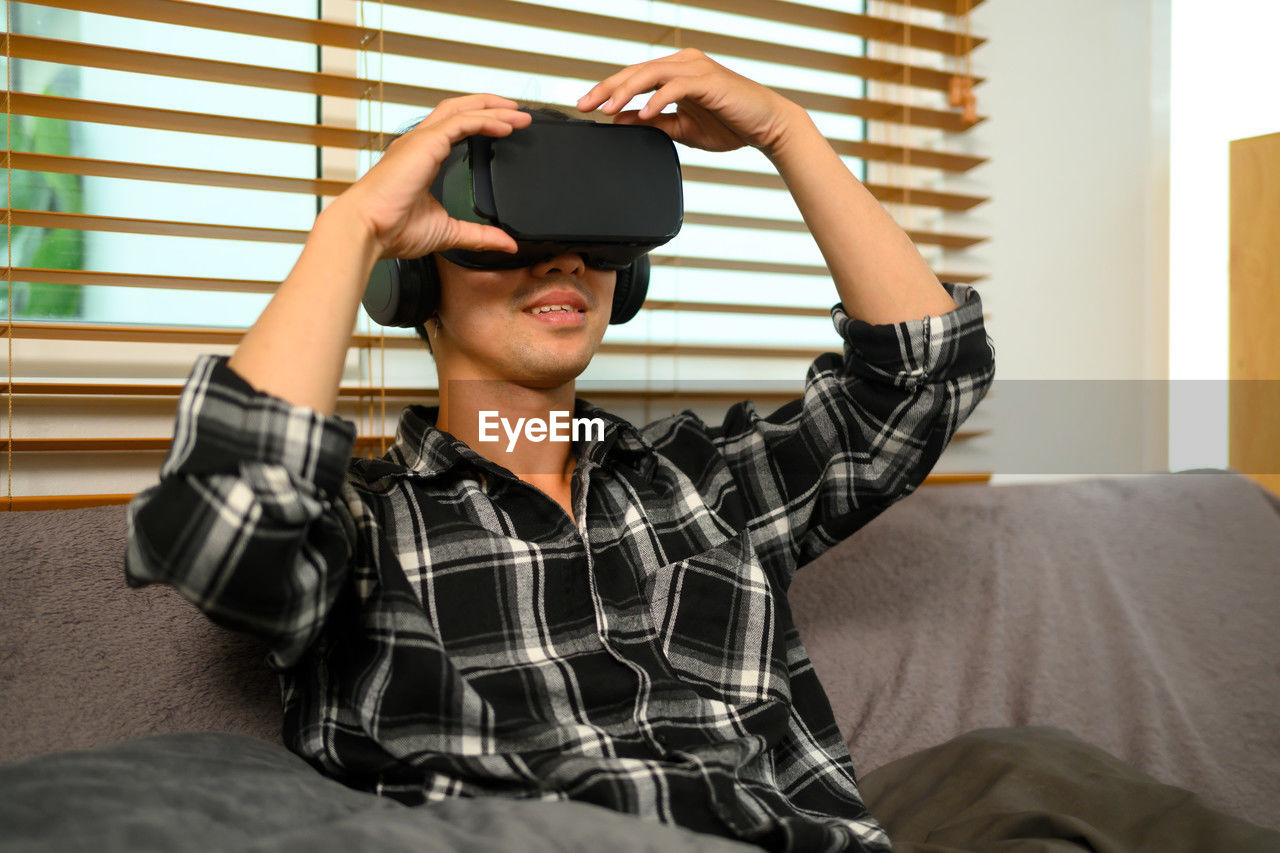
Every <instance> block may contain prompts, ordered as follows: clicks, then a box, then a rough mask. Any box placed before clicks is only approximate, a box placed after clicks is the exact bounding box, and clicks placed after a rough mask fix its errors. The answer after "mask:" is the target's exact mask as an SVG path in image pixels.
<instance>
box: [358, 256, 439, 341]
mask: <svg viewBox="0 0 1280 853" xmlns="http://www.w3.org/2000/svg"><path fill="white" fill-rule="evenodd" d="M439 301H440V276H439V274H438V273H437V272H436V265H435V260H434V259H433V258H432V257H431V256H430V255H428V256H426V257H423V258H385V259H383V260H380V261H378V262H377V263H375V264H374V265H373V270H372V271H371V272H370V273H369V281H368V282H367V283H366V284H365V289H364V299H363V300H361V303H362V304H363V305H364V310H365V311H367V312H368V313H369V316H370V317H372V318H373V320H374V321H375V322H377V323H380V324H381V325H383V326H398V327H401V328H413V327H414V326H417V325H419V324H421V323H424V322H426V320H427V318H428V317H430V316H431V315H432V314H433V313H434V312H435V310H436V305H437V304H438V303H439Z"/></svg>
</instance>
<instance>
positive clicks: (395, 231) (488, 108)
mask: <svg viewBox="0 0 1280 853" xmlns="http://www.w3.org/2000/svg"><path fill="white" fill-rule="evenodd" d="M532 120H533V116H531V115H530V114H529V113H526V112H521V111H520V110H517V109H516V102H515V101H512V100H508V99H507V98H500V97H498V96H497V95H464V96H462V97H458V98H447V99H445V100H443V101H441V102H440V103H439V104H438V105H437V106H436V108H435V109H434V110H432V112H431V114H430V115H428V116H427V117H426V118H424V119H423V120H422V121H420V122H419V123H418V124H417V125H416V126H415V127H414V128H413V129H412V130H410V131H408V132H406V133H405V134H404V135H402V136H400V137H399V138H398V139H396V140H394V141H393V142H392V143H391V145H389V146H388V147H387V150H386V153H384V154H383V155H382V159H380V160H379V161H378V162H377V163H376V164H374V166H373V167H372V168H371V169H369V171H368V172H366V173H365V174H364V176H363V177H361V178H360V179H359V180H358V181H356V182H355V183H354V184H352V185H351V186H350V187H349V188H347V190H346V192H344V193H342V195H341V196H339V197H338V198H337V199H335V200H334V201H333V204H331V205H330V207H334V206H337V207H339V208H341V209H342V210H343V212H344V214H345V215H346V216H348V217H352V218H354V220H355V221H357V222H359V223H362V224H363V227H364V228H365V229H366V230H367V234H368V236H369V238H370V239H371V240H372V241H373V243H374V245H375V246H376V247H377V252H378V257H379V258H420V257H422V256H423V255H427V254H430V253H432V252H435V251H439V250H441V249H452V248H459V249H470V250H472V251H486V250H497V251H506V252H514V251H515V250H516V241H515V240H514V239H512V237H511V235H510V234H507V233H506V232H505V231H503V230H502V229H500V228H495V227H493V226H492V225H480V224H478V223H475V222H465V221H462V220H459V219H454V218H452V217H450V216H449V215H448V214H447V213H445V210H444V208H443V207H442V206H441V205H440V203H439V202H438V201H437V200H436V199H434V198H433V197H432V196H431V193H430V188H431V182H432V181H433V180H435V177H436V174H437V173H438V172H439V171H440V164H441V163H443V162H444V160H445V158H446V157H448V156H449V150H450V149H451V148H452V147H453V146H454V144H455V143H458V142H460V141H462V140H463V139H465V138H466V137H468V136H471V135H473V134H477V133H483V134H485V135H487V136H498V137H501V136H507V135H508V134H510V133H511V132H512V131H514V130H518V129H520V128H523V127H527V126H528V125H529V123H530V122H531V121H532Z"/></svg>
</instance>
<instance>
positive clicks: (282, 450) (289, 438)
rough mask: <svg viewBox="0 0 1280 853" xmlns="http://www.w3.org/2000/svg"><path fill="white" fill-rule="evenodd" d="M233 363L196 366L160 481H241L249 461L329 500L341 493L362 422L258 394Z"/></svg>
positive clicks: (204, 359)
mask: <svg viewBox="0 0 1280 853" xmlns="http://www.w3.org/2000/svg"><path fill="white" fill-rule="evenodd" d="M227 360H228V357H227V356H223V355H202V356H200V357H199V358H198V359H197V360H196V364H195V367H193V368H192V371H191V375H190V377H188V379H187V382H186V385H185V386H184V387H183V389H182V397H181V399H180V400H179V402H178V417H177V421H176V423H175V425H174V435H173V444H172V445H171V446H170V448H169V455H168V456H167V457H166V459H165V461H164V465H163V466H162V467H161V469H160V476H161V477H165V476H169V475H172V474H210V473H226V474H233V475H238V474H240V473H241V465H242V464H243V463H245V462H259V463H265V464H268V465H278V466H280V467H282V468H284V469H285V470H286V471H287V472H288V473H289V474H290V475H291V478H292V479H294V480H295V481H297V480H301V481H305V482H308V483H312V484H314V485H315V486H316V488H317V489H318V490H319V491H320V492H321V493H322V494H324V495H329V496H332V495H335V494H337V492H338V489H339V488H340V487H341V486H342V482H343V480H344V479H345V477H346V472H347V466H348V465H349V464H350V461H351V453H352V451H353V449H354V448H355V439H356V426H355V424H354V423H352V422H351V421H348V420H346V419H344V418H341V417H339V416H337V415H323V414H321V413H320V412H318V411H316V410H315V409H312V408H309V407H307V406H298V405H294V404H292V403H289V402H286V401H285V400H282V399H280V398H279V397H275V396H272V395H271V394H267V393H265V392H262V391H258V390H256V389H255V388H253V386H251V385H250V384H249V383H248V382H246V381H245V380H244V379H243V377H241V376H240V374H238V373H236V372H235V371H234V370H232V369H231V367H229V366H228V365H227Z"/></svg>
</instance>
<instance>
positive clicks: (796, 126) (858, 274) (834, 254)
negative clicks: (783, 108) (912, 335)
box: [766, 107, 957, 323]
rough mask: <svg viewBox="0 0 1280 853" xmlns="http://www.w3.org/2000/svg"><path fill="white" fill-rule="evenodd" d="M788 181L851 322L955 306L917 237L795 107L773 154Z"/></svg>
mask: <svg viewBox="0 0 1280 853" xmlns="http://www.w3.org/2000/svg"><path fill="white" fill-rule="evenodd" d="M766 153H767V154H768V156H769V159H770V160H771V161H772V162H773V164H774V166H776V167H777V169H778V173H779V174H780V175H782V179H783V180H784V181H786V184H787V187H788V189H790V190H791V195H792V196H793V197H794V198H795V201H796V205H797V206H798V207H799V208H800V214H801V216H803V217H804V221H805V224H806V225H808V226H809V231H810V233H812V234H813V238H814V240H815V241H816V242H817V244H818V248H819V250H821V252H822V256H823V258H824V259H825V260H826V262H827V268H828V269H830V270H831V275H832V278H833V279H834V280H835V285H836V290H837V291H838V292H839V294H840V302H841V303H842V304H843V305H844V309H845V311H846V312H847V313H848V314H849V316H851V317H855V318H857V319H859V320H862V321H864V322H867V323H897V322H901V321H904V320H918V319H920V318H922V317H924V316H926V315H936V314H945V313H946V312H948V311H951V310H953V309H954V308H956V307H957V306H956V303H955V300H953V299H952V298H951V296H950V295H948V294H947V291H946V289H945V288H944V287H943V286H942V285H941V283H939V281H938V278H937V276H935V275H934V274H933V272H932V270H930V269H929V265H928V264H926V263H925V260H924V258H922V257H921V256H920V252H919V251H917V249H916V247H915V245H914V244H913V243H912V242H911V239H910V238H909V237H908V236H907V235H906V232H904V231H903V230H902V229H901V228H899V227H898V225H897V223H896V222H894V221H893V217H891V216H890V215H889V213H888V212H887V211H886V210H885V209H884V207H883V206H881V204H880V202H879V201H877V200H876V198H875V196H873V195H872V194H871V193H870V192H869V191H868V190H867V188H866V187H864V186H863V185H862V183H861V182H860V181H859V180H858V179H857V178H855V177H854V176H853V174H852V173H851V172H850V171H849V170H848V168H846V167H845V165H844V163H843V162H842V161H841V160H840V157H839V156H838V155H837V154H836V152H835V151H834V150H833V149H832V148H831V145H830V144H829V143H828V142H827V141H826V139H824V138H823V136H822V134H821V133H820V132H819V131H818V128H817V127H816V126H815V125H814V123H813V120H812V119H810V118H809V115H808V113H806V112H805V111H804V110H802V109H800V108H799V107H796V108H795V110H794V115H793V116H792V117H791V120H790V121H789V122H788V123H787V125H786V133H785V134H783V135H782V136H781V137H780V138H779V141H778V144H777V146H776V147H774V148H773V149H771V150H769V151H767V152H766Z"/></svg>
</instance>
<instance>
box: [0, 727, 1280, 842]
mask: <svg viewBox="0 0 1280 853" xmlns="http://www.w3.org/2000/svg"><path fill="white" fill-rule="evenodd" d="M861 785H862V790H863V793H864V794H865V796H866V800H867V805H868V806H869V807H870V809H871V811H872V813H873V814H875V815H876V816H877V817H878V818H879V819H880V820H881V822H882V823H883V824H884V825H885V828H886V829H887V830H888V832H889V834H890V837H892V838H893V839H894V848H895V850H897V851H899V853H968V851H988V850H1001V851H1008V853H1048V851H1063V853H1069V852H1070V851H1085V850H1088V851H1094V853H1251V851H1252V853H1272V852H1273V851H1280V832H1275V831H1272V830H1267V829H1263V828H1262V827H1258V826H1253V825H1250V824H1248V823H1246V822H1245V821H1242V820H1239V819H1238V818H1234V817H1231V816H1229V815H1226V814H1223V813H1221V812H1218V811H1217V810H1215V809H1213V808H1211V807H1210V806H1208V805H1207V804H1206V803H1205V802H1204V801H1203V800H1202V799H1201V798H1199V797H1197V796H1195V795H1193V794H1191V793H1190V792H1188V791H1186V790H1183V789H1180V788H1176V787H1173V786H1170V785H1165V784H1162V783H1160V782H1159V781H1158V780H1156V779H1154V778H1153V777H1151V776H1149V775H1147V774H1145V773H1143V772H1141V771H1139V770H1137V769H1135V768H1133V767H1130V766H1128V765H1126V764H1124V763H1123V762H1121V761H1119V760H1118V759H1116V758H1115V757H1114V756H1111V755H1108V754H1107V753H1106V752H1104V751H1103V750H1101V749H1099V748H1097V747H1096V746H1093V745H1091V744H1087V743H1085V742H1084V741H1082V740H1080V739H1079V738H1076V737H1075V736H1074V735H1072V734H1070V733H1069V732H1067V731H1065V730H1063V729H1057V728H1051V727H1026V728H998V729H983V730H978V731H975V732H969V733H967V734H965V735H962V736H961V737H958V738H954V739H952V740H951V741H948V742H947V743H944V744H940V745H939V746H936V747H932V748H930V749H927V750H923V751H921V752H918V753H915V754H913V755H911V756H908V757H906V758H903V759H900V760H898V761H895V762H892V763H890V764H888V765H886V766H885V767H882V768H879V769H878V770H876V771H874V772H872V773H870V774H868V775H867V776H866V777H864V778H863V779H862V782H861ZM0 850H2V851H5V853H19V851H21V853H64V851H80V850H83V851H86V853H88V851H92V853H134V851H140V850H163V851H192V853H195V851H200V852H201V853H204V852H205V851H213V853H219V851H259V853H285V851H299V853H302V851H306V853H327V851H334V853H347V851H353V850H371V851H374V850H376V851H378V853H397V851H401V850H403V851H406V853H408V851H422V853H431V852H432V851H448V853H488V851H502V853H526V851H527V853H535V851H537V852H538V853H541V851H545V853H574V851H584V853H585V851H599V850H608V851H610V853H640V851H652V853H730V851H744V853H745V851H749V850H758V848H755V847H752V846H749V845H745V844H739V843H737V842H732V841H728V840H725V839H721V838H717V837H714V836H711V835H701V834H698V833H694V832H690V831H688V830H684V829H681V828H679V827H673V826H667V825H663V824H659V823H655V822H650V821H645V820H641V819H640V818H637V817H633V816H630V815H624V814H619V813H617V812H613V811H610V810H608V809H605V808H602V807H600V806H595V805H591V804H588V803H577V802H569V801H539V800H528V799H526V800H517V799H508V798H504V797H498V796H494V797H481V798H475V799H457V800H450V801H447V802H443V803H431V804H427V805H423V806H417V807H409V806H404V805H401V804H400V803H398V802H396V801H394V800H390V799H387V798H381V797H376V796H374V795H372V794H366V793H362V792H360V791H355V790H352V789H350V788H347V787H345V786H344V785H342V784H340V783H338V782H335V781H333V780H331V779H328V778H326V777H324V776H322V775H321V774H319V773H317V772H316V771H315V770H313V769H312V768H311V767H310V766H309V765H308V764H307V763H306V762H304V761H302V759H300V758H298V757H297V756H295V755H293V754H292V753H290V752H288V751H287V750H285V749H284V748H283V747H280V746H276V745H274V744H270V743H266V742H264V741H260V740H257V739H256V738H251V737H248V736H245V735H238V734H222V733H210V732H201V733H187V734H168V735H156V736H153V737H149V738H139V739H135V740H130V741H125V742H123V743H118V744H113V745H110V746H104V747H99V748H97V749H92V750H84V751H77V752H65V753H60V754H57V755H46V756H41V757H38V758H32V759H28V760H26V761H20V762H14V763H10V764H7V765H3V766H0Z"/></svg>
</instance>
